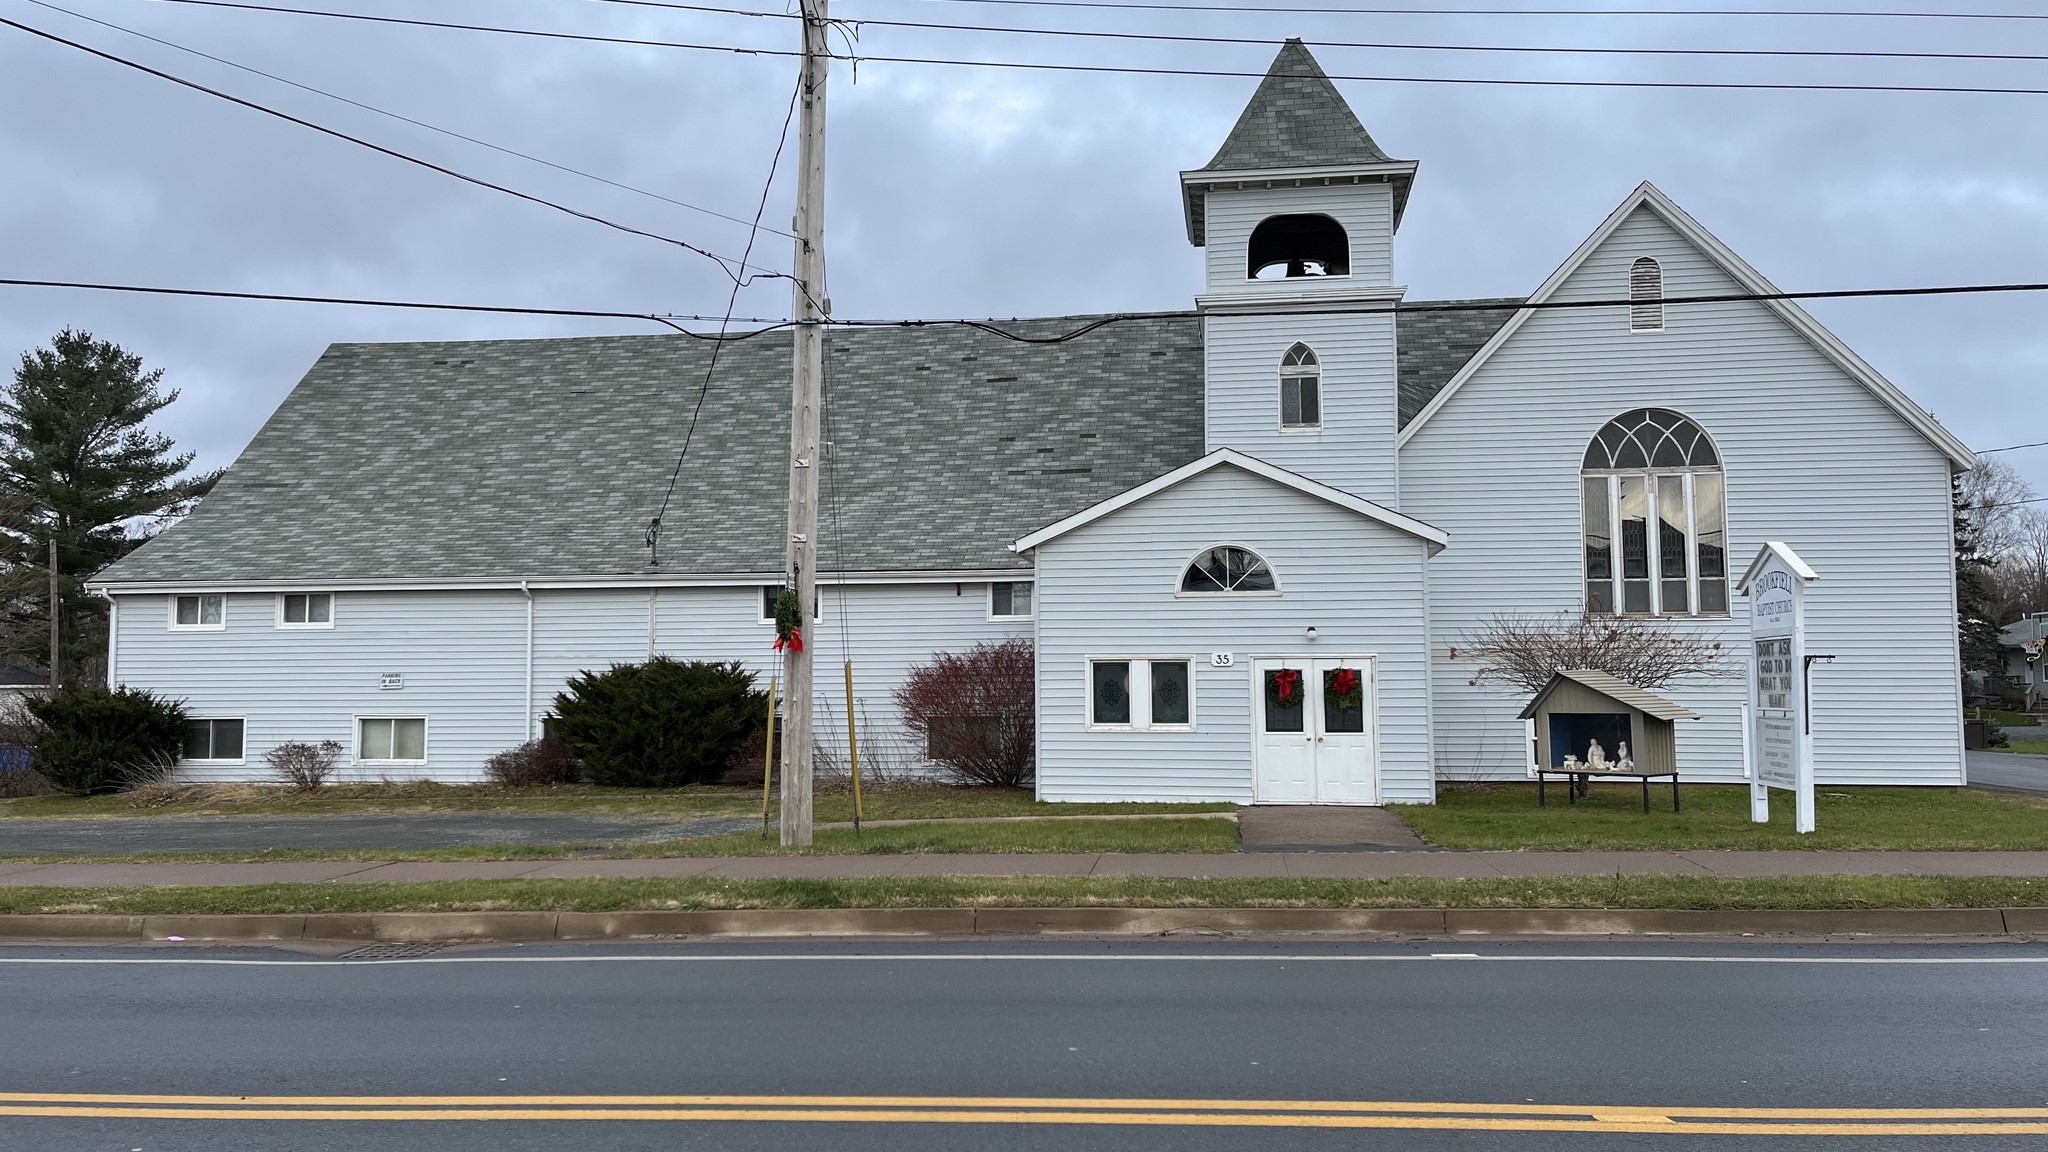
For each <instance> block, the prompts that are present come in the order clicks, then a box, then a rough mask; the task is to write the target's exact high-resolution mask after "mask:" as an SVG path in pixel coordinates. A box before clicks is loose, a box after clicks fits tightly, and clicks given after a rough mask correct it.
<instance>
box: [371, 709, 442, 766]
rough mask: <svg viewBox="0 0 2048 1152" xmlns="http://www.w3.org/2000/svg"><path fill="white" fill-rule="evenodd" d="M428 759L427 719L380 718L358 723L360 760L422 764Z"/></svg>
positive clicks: (415, 717) (407, 717) (414, 717)
mask: <svg viewBox="0 0 2048 1152" xmlns="http://www.w3.org/2000/svg"><path fill="white" fill-rule="evenodd" d="M426 758H427V720H426V717H424V716H376V717H364V718H362V719H360V720H357V721H356V759H358V760H398V761H409V762H418V761H422V760H425V759H426Z"/></svg>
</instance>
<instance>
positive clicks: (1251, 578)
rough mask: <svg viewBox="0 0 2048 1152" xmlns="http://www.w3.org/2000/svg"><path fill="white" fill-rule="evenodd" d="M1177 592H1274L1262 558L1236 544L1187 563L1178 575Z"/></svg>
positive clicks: (1221, 546) (1270, 573)
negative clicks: (1185, 567)
mask: <svg viewBox="0 0 2048 1152" xmlns="http://www.w3.org/2000/svg"><path fill="white" fill-rule="evenodd" d="M1180 590H1181V591H1182V592H1184V593H1188V594H1190V595H1195V596H1228V595H1244V594H1247V593H1254V592H1278V591H1279V590H1280V584H1279V582H1278V581H1276V580H1274V579H1273V569H1272V568H1271V567H1269V566H1268V565H1267V564H1266V558H1265V557H1263V556H1261V555H1259V554H1258V553H1257V552H1254V551H1252V550H1251V549H1249V548H1245V547H1243V546H1241V545H1237V544H1218V545H1216V546H1215V547H1214V548H1210V549H1207V550H1205V551H1204V552H1202V554H1201V555H1199V556H1197V557H1195V558H1194V559H1193V560H1191V561H1189V562H1188V566H1187V569H1186V570H1185V571H1183V572H1182V573H1181V574H1180Z"/></svg>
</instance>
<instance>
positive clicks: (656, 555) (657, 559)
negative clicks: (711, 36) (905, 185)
mask: <svg viewBox="0 0 2048 1152" xmlns="http://www.w3.org/2000/svg"><path fill="white" fill-rule="evenodd" d="M804 72H805V70H804V69H803V68H801V67H799V68H798V69H797V77H796V87H794V88H792V89H790V92H789V111H787V112H785V113H783V116H782V133H781V135H779V136H777V137H776V138H775V155H774V156H772V157H770V158H769V160H768V178H767V179H766V180H763V181H762V182H761V199H760V201H759V203H757V204H756V205H755V206H754V223H753V226H752V227H751V228H749V229H748V230H747V247H746V250H745V251H744V252H742V253H741V254H740V275H741V276H745V275H746V274H747V260H748V259H749V258H751V257H752V256H753V254H754V240H755V238H756V237H758V236H759V235H760V234H761V232H760V230H761V214H762V213H763V212H765V211H767V209H768V193H769V192H770V191H771V190H773V189H774V187H775V172H776V170H777V169H778V168H780V167H781V166H782V150H783V149H784V148H785V147H787V146H788V145H789V125H790V123H791V122H792V121H794V120H795V119H796V105H797V98H798V97H800V96H802V95H803V91H804V79H805V75H804ZM742 283H743V281H741V280H739V279H737V278H735V279H734V280H733V283H732V294H731V295H729V296H727V297H726V300H725V317H724V318H723V319H721V320H720V321H719V322H718V336H717V342H716V343H714V344H712V345H711V360H710V363H708V364H706V365H705V366H704V382H703V383H702V384H700V385H698V387H697V405H696V407H695V408H693V409H691V411H690V426H689V428H688V429H687V430H685V431H684V433H683V448H682V451H680V452H678V453H676V466H675V467H674V468H673V469H672V470H670V472H669V474H668V489H667V491H665V492H663V493H662V494H661V507H660V509H658V510H657V511H656V512H655V513H654V519H652V520H650V521H648V522H647V561H648V564H649V565H650V566H651V567H655V568H659V567H661V550H660V549H661V518H662V517H664V516H666V515H668V505H669V501H670V500H671V499H673V498H674V497H675V494H676V481H677V480H678V479H679V478H680V477H681V476H682V474H683V461H684V460H685V459H687V458H688V457H689V455H690V441H691V440H692V439H694V438H695V437H696V435H697V421H698V420H699V419H700V418H702V417H703V415H704V398H705V397H706V396H709V395H710V394H711V378H712V376H713V375H714V374H715V373H716V372H717V371H718V355H719V353H721V352H723V351H725V344H726V330H727V328H729V327H730V326H731V324H732V312H733V308H734V307H735V306H736V305H737V304H738V303H739V299H740V286H741V284H742ZM806 294H807V295H808V293H806Z"/></svg>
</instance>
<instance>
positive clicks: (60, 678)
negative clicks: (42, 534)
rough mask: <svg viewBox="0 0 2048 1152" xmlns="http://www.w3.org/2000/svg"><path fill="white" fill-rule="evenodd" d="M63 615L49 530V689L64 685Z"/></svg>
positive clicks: (53, 539) (53, 542)
mask: <svg viewBox="0 0 2048 1152" xmlns="http://www.w3.org/2000/svg"><path fill="white" fill-rule="evenodd" d="M63 615H64V590H63V587H62V585H60V584H59V583H58V580H57V533H56V531H55V526H54V525H52V530H51V532H50V691H52V692H55V691H56V690H57V689H59V688H62V687H63V686H64V662H63V661H64V648H63V646H62V644H61V642H60V641H61V637H60V634H59V632H58V629H59V628H60V626H61V625H60V624H59V620H60V618H61V617H62V616H63Z"/></svg>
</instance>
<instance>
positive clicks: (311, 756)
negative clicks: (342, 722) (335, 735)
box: [263, 740, 341, 792]
mask: <svg viewBox="0 0 2048 1152" xmlns="http://www.w3.org/2000/svg"><path fill="white" fill-rule="evenodd" d="M263 762H264V763H266V764H268V765H270V774H271V775H272V776H275V777H277V779H278V781H279V782H280V783H282V784H284V785H285V786H286V787H288V788H291V789H292V790H293V791H296V792H312V791H315V790H316V789H318V788H319V787H320V786H321V785H323V784H325V783H327V778H328V777H329V776H332V775H334V770H335V769H336V768H337V767H339V766H340V764H341V745H339V744H337V743H335V742H334V741H332V740H322V741H321V742H319V743H318V744H307V743H305V742H303V741H298V740H291V741H287V742H285V743H283V744H279V745H278V746H277V747H275V748H272V749H271V750H270V751H268V752H265V753H264V754H263Z"/></svg>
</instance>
